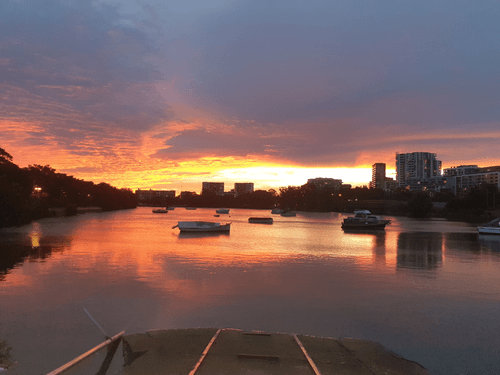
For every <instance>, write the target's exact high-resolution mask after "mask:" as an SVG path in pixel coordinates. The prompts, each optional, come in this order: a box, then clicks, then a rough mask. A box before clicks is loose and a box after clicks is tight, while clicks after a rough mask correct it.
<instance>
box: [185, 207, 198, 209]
mask: <svg viewBox="0 0 500 375" xmlns="http://www.w3.org/2000/svg"><path fill="white" fill-rule="evenodd" d="M186 210H196V207H186Z"/></svg>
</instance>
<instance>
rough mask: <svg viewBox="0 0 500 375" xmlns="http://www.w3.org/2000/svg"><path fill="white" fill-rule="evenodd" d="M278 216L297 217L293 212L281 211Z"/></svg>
mask: <svg viewBox="0 0 500 375" xmlns="http://www.w3.org/2000/svg"><path fill="white" fill-rule="evenodd" d="M280 215H281V216H284V217H294V216H297V213H295V212H293V211H283V212H282V213H281V214H280Z"/></svg>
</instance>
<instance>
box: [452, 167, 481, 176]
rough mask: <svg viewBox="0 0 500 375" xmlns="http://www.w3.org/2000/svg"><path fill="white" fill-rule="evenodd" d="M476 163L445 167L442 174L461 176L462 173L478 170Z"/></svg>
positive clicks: (471, 172) (472, 172)
mask: <svg viewBox="0 0 500 375" xmlns="http://www.w3.org/2000/svg"><path fill="white" fill-rule="evenodd" d="M479 169H480V168H479V167H478V166H477V165H459V166H458V167H451V168H446V169H444V170H443V176H446V177H453V176H462V175H464V174H474V173H478V172H479Z"/></svg>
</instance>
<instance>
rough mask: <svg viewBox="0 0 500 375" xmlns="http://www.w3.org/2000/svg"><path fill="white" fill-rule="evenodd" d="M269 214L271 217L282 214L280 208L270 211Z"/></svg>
mask: <svg viewBox="0 0 500 375" xmlns="http://www.w3.org/2000/svg"><path fill="white" fill-rule="evenodd" d="M271 213H272V214H273V215H280V214H282V213H283V210H282V209H281V208H273V209H272V211H271Z"/></svg>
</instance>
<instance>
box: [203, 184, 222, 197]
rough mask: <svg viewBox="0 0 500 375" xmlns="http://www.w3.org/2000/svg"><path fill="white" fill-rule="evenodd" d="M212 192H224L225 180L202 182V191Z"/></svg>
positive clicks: (220, 193)
mask: <svg viewBox="0 0 500 375" xmlns="http://www.w3.org/2000/svg"><path fill="white" fill-rule="evenodd" d="M209 191H210V192H212V193H215V194H219V195H222V194H224V182H203V183H202V184H201V193H202V194H203V193H204V192H209Z"/></svg>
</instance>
